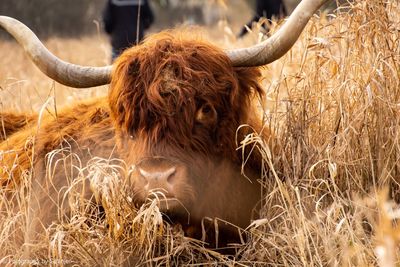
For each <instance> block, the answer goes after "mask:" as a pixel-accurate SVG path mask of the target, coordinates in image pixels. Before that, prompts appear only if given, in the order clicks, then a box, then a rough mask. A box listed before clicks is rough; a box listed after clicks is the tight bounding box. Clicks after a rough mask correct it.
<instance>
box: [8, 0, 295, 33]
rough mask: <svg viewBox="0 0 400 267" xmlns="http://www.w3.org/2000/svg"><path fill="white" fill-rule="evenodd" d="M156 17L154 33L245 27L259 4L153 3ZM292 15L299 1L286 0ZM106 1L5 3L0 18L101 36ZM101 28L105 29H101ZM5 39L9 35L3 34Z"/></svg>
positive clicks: (251, 0)
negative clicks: (226, 25) (182, 27)
mask: <svg viewBox="0 0 400 267" xmlns="http://www.w3.org/2000/svg"><path fill="white" fill-rule="evenodd" d="M149 2H150V5H151V7H152V9H153V11H154V14H155V21H154V24H153V26H152V29H151V30H152V31H155V30H159V29H164V28H171V27H173V26H176V25H177V24H182V23H186V24H187V23H190V24H198V25H206V26H210V25H213V24H215V23H216V22H218V21H219V20H221V19H226V20H227V21H228V23H230V24H231V25H233V27H235V26H237V27H239V26H238V25H243V24H245V23H246V21H247V20H249V19H250V17H251V16H252V14H253V13H254V10H253V9H254V6H255V0H150V1H149ZM283 2H284V5H285V7H286V10H287V11H288V12H289V13H290V12H291V11H292V10H293V8H294V7H295V6H296V4H297V3H298V2H299V0H283ZM105 4H106V0H96V1H93V0H29V1H26V0H1V1H0V14H1V15H7V16H11V17H14V18H16V19H18V20H20V21H22V22H24V23H25V24H26V25H29V27H30V28H31V29H32V30H33V31H34V32H36V33H37V34H38V36H39V37H40V38H47V37H49V36H60V37H78V36H82V35H86V34H94V33H97V32H98V31H99V30H100V31H101V28H99V25H98V23H101V15H102V11H103V8H104V6H105ZM100 26H101V25H100ZM0 34H1V35H0V36H1V38H6V36H7V35H6V34H4V33H3V32H1V33H0Z"/></svg>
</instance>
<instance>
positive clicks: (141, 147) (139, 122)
mask: <svg viewBox="0 0 400 267" xmlns="http://www.w3.org/2000/svg"><path fill="white" fill-rule="evenodd" d="M260 78H261V73H260V71H259V69H258V68H234V67H232V65H231V62H230V60H229V58H228V57H227V56H226V55H225V53H224V52H223V51H222V50H221V49H219V48H218V47H215V46H213V45H211V44H210V43H208V42H205V41H202V40H199V39H197V38H193V36H188V34H180V33H179V32H178V31H176V32H163V33H159V34H156V35H153V36H151V37H149V38H147V39H146V40H145V42H144V43H143V44H141V45H139V46H136V47H132V48H130V49H128V50H126V51H125V52H124V53H123V54H122V55H121V56H120V57H119V58H118V60H117V61H116V63H115V67H114V70H113V74H112V81H111V85H110V92H109V95H108V98H99V99H91V100H88V101H85V102H82V103H78V104H75V105H73V106H71V107H67V108H64V109H63V110H61V111H60V112H59V113H58V114H57V116H54V115H45V116H44V117H43V118H42V120H41V121H42V122H41V124H40V125H37V123H36V120H35V119H31V118H29V119H26V121H27V122H30V123H28V126H26V123H25V124H23V123H22V126H20V125H21V118H19V119H18V120H15V128H13V127H14V125H13V123H10V121H13V117H12V116H13V115H10V114H2V115H3V118H6V120H4V119H3V121H5V122H6V123H5V125H6V129H11V130H6V134H7V136H9V135H10V136H9V138H8V139H7V140H5V141H3V142H2V143H0V151H2V157H1V160H0V181H1V184H3V185H4V186H6V185H7V186H11V187H14V186H15V185H17V184H18V183H19V181H20V180H21V179H22V175H23V173H24V172H26V170H31V171H32V172H33V173H34V174H36V176H35V177H34V180H33V183H35V184H36V186H33V188H38V189H35V190H36V191H35V194H37V195H36V196H33V200H32V203H34V204H32V206H33V209H38V210H39V209H40V206H41V203H42V202H46V201H47V200H46V199H47V198H49V197H54V198H56V197H57V196H56V192H53V193H48V192H45V191H43V190H45V189H43V188H42V187H43V184H45V183H46V180H45V178H38V177H43V170H45V169H46V166H47V162H46V155H47V154H48V153H49V152H51V151H53V150H54V149H58V148H60V147H62V146H63V145H66V144H68V145H70V144H71V143H72V144H74V145H73V147H74V150H75V151H78V154H79V155H80V156H81V157H82V158H83V159H89V158H90V157H92V156H102V157H110V155H111V154H113V156H116V157H120V158H121V159H123V160H124V161H125V162H126V165H127V166H131V165H135V164H137V163H138V162H139V161H140V160H141V159H142V158H146V157H154V156H163V157H167V158H173V159H176V160H177V161H179V162H181V163H182V164H183V165H184V166H186V168H187V169H190V173H191V174H190V175H191V179H188V178H187V177H184V178H182V179H183V180H182V181H181V183H182V184H184V185H182V190H186V192H183V193H182V196H184V197H183V198H186V197H185V196H187V198H188V199H190V201H189V200H188V201H187V203H186V202H185V199H183V200H182V202H183V203H185V204H187V205H188V207H189V209H191V211H192V213H193V214H194V215H193V216H192V217H194V221H192V226H195V227H199V221H200V220H201V219H202V216H215V217H222V218H226V219H227V220H232V221H233V222H234V223H236V224H239V226H241V227H246V226H247V225H248V223H249V222H250V218H251V211H252V207H253V206H254V203H256V202H257V199H258V198H259V194H257V192H260V184H259V183H258V182H257V181H256V179H257V177H258V176H257V175H258V174H259V166H261V158H260V157H259V155H257V154H254V155H253V157H252V158H251V162H250V163H249V164H250V165H249V166H251V168H252V170H251V172H252V173H253V174H254V175H253V178H252V179H253V181H252V183H248V182H247V180H246V179H245V178H243V177H242V176H241V173H240V172H241V168H240V167H241V164H242V160H243V159H242V158H241V151H237V140H236V134H237V129H238V127H239V126H240V125H242V124H249V123H250V124H251V127H253V128H254V129H255V130H256V131H260V130H261V125H262V123H261V119H260V118H257V117H256V114H257V113H256V112H254V110H255V108H254V107H253V106H252V104H253V100H254V99H257V98H259V99H262V98H263V95H264V94H263V91H262V88H261V86H260V84H259V80H260ZM18 129H20V130H19V131H17V130H18ZM241 134H242V135H243V134H245V133H244V132H241ZM267 137H268V136H267V135H265V138H267ZM3 139H4V138H3ZM32 148H33V149H32ZM86 161H87V160H86ZM210 166H211V167H210ZM205 170H206V171H205ZM61 173H62V172H61ZM53 179H55V181H54V184H55V185H56V187H57V188H62V187H63V186H65V185H66V183H67V182H66V181H67V180H68V179H66V177H65V174H64V175H58V176H55V178H53ZM134 185H137V184H135V183H133V186H134ZM213 185H214V186H213ZM52 190H53V189H52ZM133 190H134V191H135V192H138V194H139V193H140V192H141V190H142V188H141V187H139V188H134V189H133ZM88 195H89V197H90V193H89V194H88ZM216 199H218V200H219V201H218V203H215V200H216ZM142 201H144V200H143V199H140V200H139V202H142ZM208 201H211V202H212V201H214V203H209V202H208ZM209 205H211V206H212V207H213V208H212V209H208V210H207V207H208V206H209ZM239 206H242V210H241V209H238V208H236V207H239ZM55 208H56V207H54V209H55ZM235 208H236V210H235ZM50 210H52V209H50ZM37 213H38V214H41V215H40V216H42V217H41V218H40V219H39V220H40V222H41V223H43V225H48V223H49V222H51V220H54V219H55V218H54V217H55V215H54V214H55V213H56V211H55V210H53V211H52V212H46V214H42V213H41V212H40V211H37ZM178 214H179V213H178ZM40 216H39V215H38V217H40ZM196 220H197V221H196ZM177 221H180V219H179V218H178V219H177ZM34 231H35V232H36V231H37V232H39V230H34ZM198 231H199V230H195V231H194V232H198ZM33 235H34V234H33ZM194 236H196V237H197V236H198V234H194Z"/></svg>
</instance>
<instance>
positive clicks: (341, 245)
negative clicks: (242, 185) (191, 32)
mask: <svg viewBox="0 0 400 267" xmlns="http://www.w3.org/2000/svg"><path fill="white" fill-rule="evenodd" d="M349 6H350V8H349V9H339V10H338V12H337V13H335V15H329V16H322V17H321V18H319V17H314V18H313V19H312V21H311V22H310V23H309V25H308V26H307V28H306V30H305V32H304V33H303V34H302V36H301V38H300V40H299V41H298V42H297V43H296V44H295V46H294V47H293V49H292V50H291V51H290V52H289V53H288V54H287V55H286V56H284V57H283V58H281V59H280V60H278V61H277V62H274V63H272V64H271V65H269V66H267V67H265V68H264V70H263V73H264V77H265V81H264V84H265V89H266V93H267V98H268V99H267V103H265V110H264V113H263V114H264V115H263V117H264V119H265V122H266V127H269V128H271V130H272V131H273V132H274V133H275V137H276V139H275V141H274V143H273V144H271V145H269V146H268V145H267V144H265V143H263V141H262V140H261V139H259V138H258V137H257V136H249V137H248V138H247V139H246V145H254V146H255V147H256V149H259V150H260V151H261V152H262V153H263V155H265V157H264V159H265V164H264V165H265V171H264V172H263V173H262V175H261V177H260V181H261V182H262V184H263V185H264V187H263V191H264V192H263V198H262V203H261V205H262V208H261V211H260V214H259V216H258V218H260V219H258V220H255V221H254V222H253V224H252V225H251V227H249V228H248V229H246V233H247V235H248V240H247V241H246V242H245V243H244V244H241V245H238V247H237V255H236V257H235V258H233V257H227V256H223V255H220V254H219V253H217V252H213V251H209V250H207V249H204V248H203V246H202V244H201V242H200V241H197V240H191V239H189V238H186V237H184V236H183V234H182V230H181V229H180V227H179V226H177V225H170V224H168V223H167V222H165V221H163V220H162V218H161V214H160V212H159V210H158V208H157V206H156V205H155V203H154V202H153V203H149V204H147V205H146V206H143V207H140V208H133V207H132V205H131V201H132V199H131V198H130V197H129V190H128V188H124V183H123V182H122V181H120V180H119V175H118V173H119V172H120V171H121V170H120V169H119V167H118V166H120V165H121V163H120V162H119V161H118V160H117V159H107V160H106V159H96V158H95V159H92V160H91V161H90V164H88V165H87V166H81V165H80V164H79V159H74V155H73V154H72V153H71V152H69V151H54V153H61V152H62V153H63V155H64V157H70V158H71V161H73V162H74V165H75V170H78V174H77V178H76V180H75V181H71V185H70V188H69V194H68V197H67V198H66V201H67V202H68V204H69V205H70V206H71V207H72V209H71V215H70V216H68V217H65V216H61V217H60V223H54V224H53V225H52V226H51V227H50V228H48V229H47V232H46V236H44V237H43V239H42V242H41V243H39V244H36V245H35V246H34V247H33V248H31V255H29V257H28V258H24V257H25V255H24V250H22V249H21V248H20V247H19V246H18V245H17V244H18V242H19V241H20V240H15V239H13V233H14V231H15V229H17V228H21V227H22V229H24V227H25V228H27V227H29V225H26V223H25V222H26V221H27V220H26V216H27V215H26V210H24V207H26V204H25V203H24V201H25V200H26V199H27V198H26V196H27V194H29V190H30V183H29V181H30V179H34V177H31V176H30V174H29V173H26V179H24V181H25V183H24V184H22V185H21V187H20V188H18V189H17V190H15V192H6V191H5V190H2V191H0V194H1V196H0V205H1V214H0V216H1V217H0V229H1V231H0V262H2V263H17V264H18V263H21V262H23V260H34V259H36V260H44V262H45V263H52V264H53V265H70V264H76V265H84V266H92V265H101V266H119V265H129V264H130V265H134V264H136V265H155V266H178V265H186V264H193V265H203V264H204V265H211V266H220V265H238V266H249V265H256V266H257V265H258V266H266V265H270V266H376V265H379V266H395V265H398V264H399V253H398V251H399V249H398V245H399V239H400V230H399V226H398V225H397V219H398V217H399V214H400V209H399V206H398V205H397V204H396V202H395V201H398V200H400V194H399V193H400V192H399V189H400V186H399V183H400V145H399V134H400V123H399V120H400V116H399V111H400V46H399V44H400V19H399V18H400V3H399V2H398V1H392V0H368V1H361V0H356V1H354V2H353V3H349ZM225 27H226V25H225ZM226 29H227V28H225V30H226ZM226 32H227V33H228V35H227V36H226V38H225V39H224V40H220V41H221V42H225V44H226V42H227V41H228V43H229V45H231V46H234V45H243V44H245V43H246V42H251V41H252V40H254V39H258V38H259V35H258V32H257V30H256V31H255V32H253V33H251V34H250V35H249V36H248V37H247V39H245V40H241V41H239V42H233V41H232V40H233V39H234V38H233V37H232V36H229V31H228V30H226ZM86 41H87V42H88V43H89V42H90V40H85V42H86ZM54 42H55V43H57V40H54ZM57 45H59V46H60V47H64V46H65V41H63V40H60V43H57ZM1 46H3V47H4V46H8V50H10V51H17V52H18V53H15V54H14V55H15V56H14V57H12V59H6V62H2V63H3V66H4V65H10V66H19V67H18V69H17V70H15V72H14V71H13V74H8V73H6V76H4V77H6V78H4V77H2V80H1V81H0V82H1V83H2V89H3V90H4V92H2V95H3V96H7V95H8V94H11V93H13V91H14V89H13V88H14V87H13V86H15V84H14V83H11V84H10V83H8V81H9V79H10V78H9V77H13V75H16V74H15V73H19V72H23V71H24V69H23V68H21V66H23V65H24V64H25V61H26V59H22V58H17V57H20V55H18V56H17V54H19V53H20V51H19V50H16V49H15V48H14V45H10V44H1ZM60 49H61V48H60ZM0 51H4V49H1V50H0ZM70 53H71V54H74V53H75V51H71V52H70ZM7 54H9V53H7ZM4 58H5V56H4V55H3V56H2V61H3V59H4ZM66 58H67V57H66ZM67 59H68V58H67ZM7 60H8V61H7ZM97 63H99V64H101V63H103V62H95V64H97ZM4 71H5V70H4V69H3V70H2V72H1V73H4ZM36 77H40V75H38V76H37V75H36V74H35V75H34V76H33V77H32V80H35V79H36ZM38 79H39V80H44V79H45V78H43V77H40V78H38ZM17 80H18V79H17ZM16 83H17V84H18V83H20V82H19V81H18V82H16ZM38 84H40V82H38V83H37V84H36V85H35V86H37V85H38ZM57 86H58V85H57ZM51 87H52V86H49V85H48V84H47V85H45V86H44V89H46V88H47V89H49V88H51ZM41 90H42V88H41ZM66 90H67V91H69V89H66ZM36 91H40V90H39V89H36ZM14 100H15V99H11V100H10V99H8V98H7V97H3V99H2V102H3V105H5V106H7V105H9V106H10V107H15V103H16V102H15V101H14ZM25 100H26V99H23V101H20V103H19V104H20V105H21V106H19V107H18V108H20V109H26V107H27V106H26V105H28V106H29V104H28V103H27V102H24V101H25ZM48 158H49V159H52V158H54V157H52V156H51V155H49V157H48ZM51 163H52V164H50V168H51V166H54V164H56V163H55V162H51ZM50 171H51V169H50ZM84 181H89V184H90V186H91V188H92V190H93V191H94V192H95V194H94V197H95V198H97V201H99V202H100V203H102V206H103V209H104V210H99V207H97V206H96V205H94V204H93V203H94V202H93V201H90V202H89V201H87V200H84V199H83V198H82V197H81V195H80V194H79V186H81V185H82V184H85V182H84ZM96 192H97V193H96ZM121 192H128V193H121ZM10 196H12V197H13V198H14V199H15V201H13V202H11V201H9V199H10ZM15 203H17V204H15ZM13 205H16V206H18V209H16V208H15V207H13ZM98 214H101V216H100V217H101V218H99V215H98ZM30 263H32V262H30Z"/></svg>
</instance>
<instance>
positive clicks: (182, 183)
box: [130, 157, 192, 210]
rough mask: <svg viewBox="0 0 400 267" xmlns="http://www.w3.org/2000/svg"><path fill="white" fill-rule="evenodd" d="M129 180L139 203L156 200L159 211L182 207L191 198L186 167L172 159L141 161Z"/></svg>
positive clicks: (158, 158) (155, 158) (156, 158)
mask: <svg viewBox="0 0 400 267" xmlns="http://www.w3.org/2000/svg"><path fill="white" fill-rule="evenodd" d="M130 180H131V181H132V185H133V187H134V191H135V192H136V193H137V195H136V197H135V198H136V199H137V200H139V202H146V201H152V200H157V201H158V203H159V207H160V209H161V210H170V209H173V208H175V207H177V206H182V205H184V204H183V203H185V202H188V201H190V198H191V194H190V192H191V191H192V190H191V185H190V182H189V181H190V179H188V170H187V167H186V166H185V165H184V164H182V163H181V162H180V161H177V160H174V159H168V158H165V157H150V158H145V159H142V160H141V161H139V162H138V163H137V164H135V167H134V168H133V169H132V172H131V175H130Z"/></svg>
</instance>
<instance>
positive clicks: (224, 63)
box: [109, 33, 261, 208]
mask: <svg viewBox="0 0 400 267" xmlns="http://www.w3.org/2000/svg"><path fill="white" fill-rule="evenodd" d="M259 76H260V73H259V71H258V70H257V69H249V68H247V69H234V68H233V67H232V66H231V64H230V61H229V59H228V57H227V56H226V55H225V54H224V52H223V51H221V50H220V49H218V48H216V47H214V46H212V45H210V44H208V43H204V42H200V41H197V40H195V41H193V39H192V40H187V39H185V38H183V37H176V36H175V34H170V33H162V34H159V35H155V36H153V37H152V38H151V39H148V40H146V42H145V43H144V44H142V45H141V46H138V47H133V48H131V49H129V50H127V51H126V52H124V53H123V54H122V55H121V57H120V58H119V59H118V60H117V62H116V67H115V69H114V72H113V76H112V82H111V91H110V99H109V101H110V107H111V111H112V116H113V118H114V121H115V127H116V132H117V143H118V147H119V150H120V154H121V156H122V157H123V158H124V159H125V160H126V162H127V163H128V165H129V166H133V167H132V169H131V172H130V175H129V177H130V178H129V180H130V181H131V183H132V185H133V187H134V188H135V189H136V192H137V195H136V196H135V197H136V198H138V199H139V200H141V201H144V200H145V199H146V198H148V197H151V196H153V197H155V194H154V192H157V194H158V193H160V194H159V195H158V197H160V198H164V199H168V200H172V199H173V200H175V201H167V202H166V203H164V204H165V205H161V206H165V208H173V207H174V206H175V205H183V206H185V207H186V208H187V207H190V206H192V205H193V203H194V202H195V201H196V200H197V198H198V196H199V195H202V194H203V193H204V192H201V190H204V188H205V186H204V185H205V184H207V183H209V182H211V181H209V180H210V179H211V178H210V177H211V176H212V174H213V172H214V171H215V170H216V169H218V168H219V166H220V165H221V164H226V162H229V164H231V163H234V162H237V161H238V156H237V152H236V151H235V149H236V142H235V135H236V130H237V128H238V126H239V125H240V124H242V123H245V122H246V119H247V116H248V112H249V104H250V99H251V97H253V95H254V93H257V94H260V95H261V89H260V87H259V85H258V78H259ZM167 204H168V205H167Z"/></svg>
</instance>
